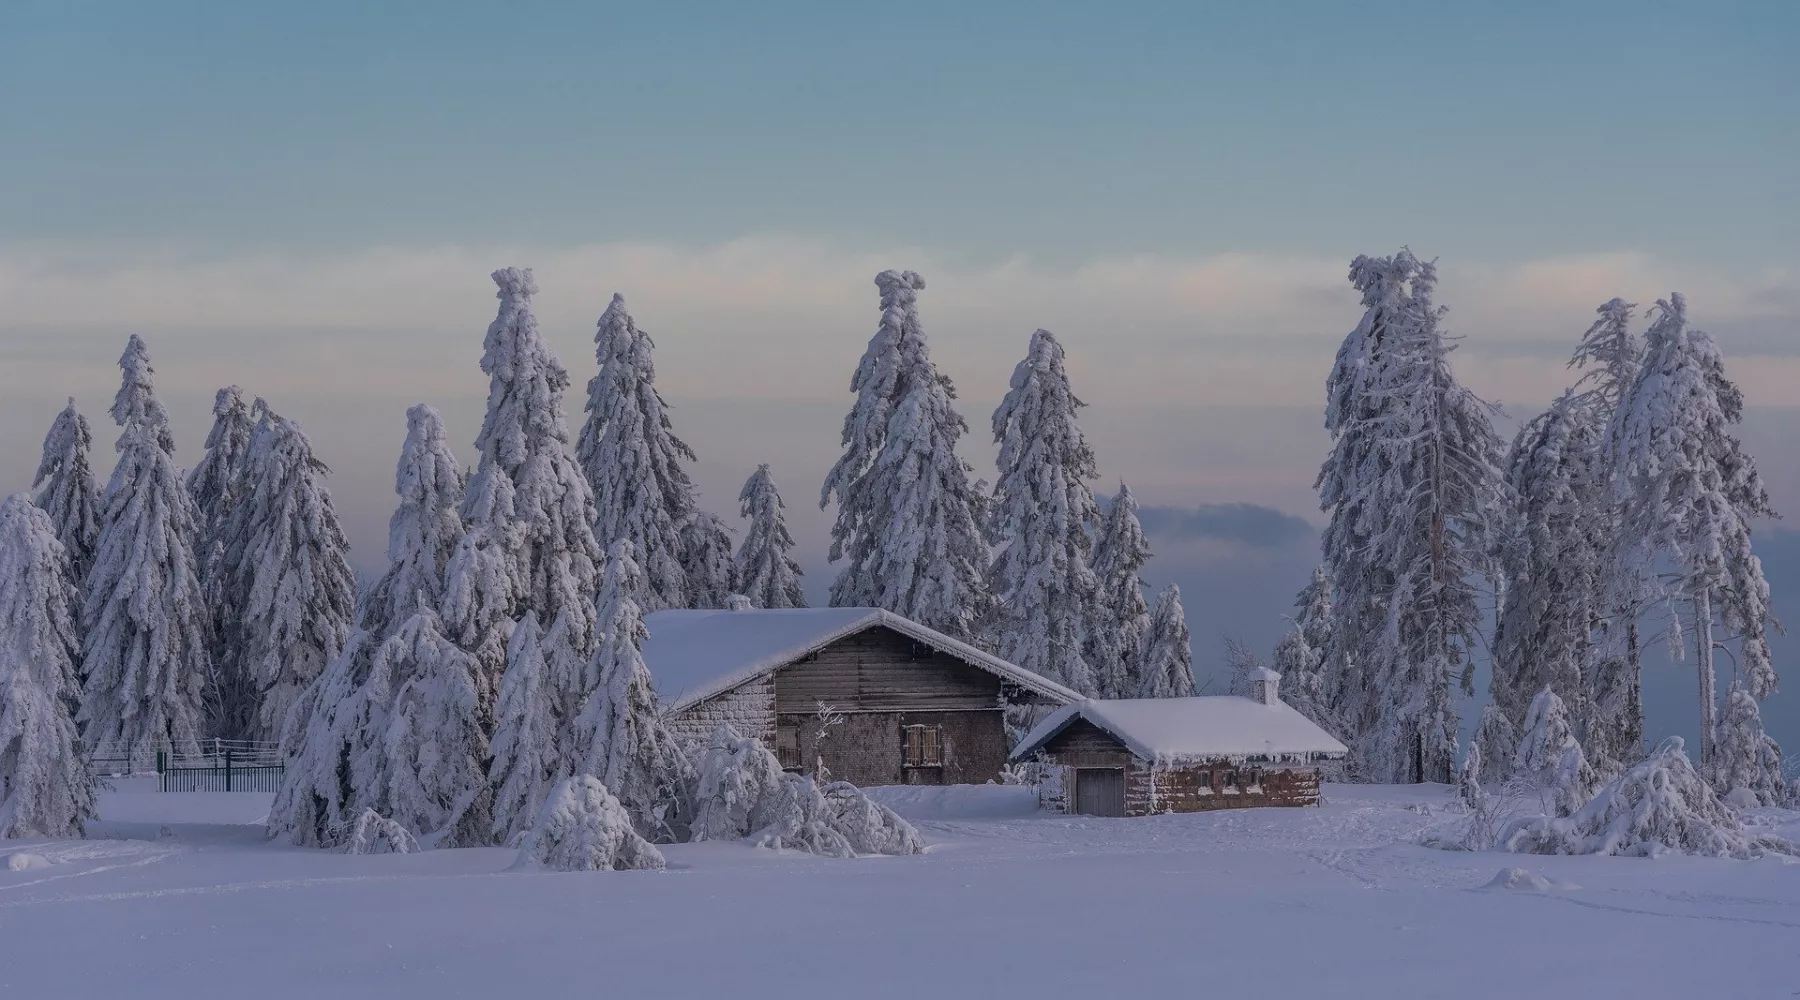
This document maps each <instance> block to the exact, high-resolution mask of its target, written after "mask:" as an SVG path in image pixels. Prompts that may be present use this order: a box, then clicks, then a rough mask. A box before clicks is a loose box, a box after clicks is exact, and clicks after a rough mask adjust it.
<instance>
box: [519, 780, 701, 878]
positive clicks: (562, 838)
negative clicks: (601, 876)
mask: <svg viewBox="0 0 1800 1000" xmlns="http://www.w3.org/2000/svg"><path fill="white" fill-rule="evenodd" d="M664 864H665V862H664V861H663V856H662V852H661V851H659V850H657V849H656V846H655V845H653V844H651V843H650V842H649V841H647V840H645V839H644V838H643V837H641V836H639V835H638V833H637V831H636V830H634V829H632V817H631V814H630V813H629V812H628V811H626V809H625V807H624V806H623V805H621V804H620V802H619V800H618V799H617V798H615V797H614V796H613V794H612V792H611V791H609V790H608V789H607V787H606V786H605V785H604V784H602V783H601V782H600V779H598V778H596V777H594V776H593V775H591V774H577V775H574V776H573V777H569V778H565V779H563V780H562V781H560V782H558V783H557V785H556V787H555V788H554V789H552V790H551V792H550V795H549V798H548V799H547V800H546V801H545V802H544V808H543V809H542V810H541V811H540V812H539V813H538V815H537V817H536V821H535V822H534V823H533V824H532V826H531V829H530V831H529V832H528V833H527V834H526V835H525V839H524V843H522V844H521V845H520V846H519V860H518V861H517V862H516V864H515V867H519V868H536V869H541V870H545V871H559V872H591V871H631V870H647V871H661V870H662V869H663V867H664Z"/></svg>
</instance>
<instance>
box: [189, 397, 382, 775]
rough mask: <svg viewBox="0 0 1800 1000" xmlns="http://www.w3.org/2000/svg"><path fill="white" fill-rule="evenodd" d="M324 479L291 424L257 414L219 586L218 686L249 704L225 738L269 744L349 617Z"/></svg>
mask: <svg viewBox="0 0 1800 1000" xmlns="http://www.w3.org/2000/svg"><path fill="white" fill-rule="evenodd" d="M329 473H330V470H329V469H327V468H326V466H325V463H324V462H321V461H319V459H318V457H317V456H316V455H314V454H313V449H312V442H311V441H310V440H309V439H308V438H307V436H306V434H305V432H304V431H302V430H301V428H300V425H299V424H297V423H295V422H294V421H292V420H288V419H286V418H283V417H280V416H277V415H275V414H272V413H270V414H267V415H266V416H265V418H264V419H263V420H262V421H260V422H259V423H258V425H257V428H256V432H255V434H254V435H253V436H252V438H251V444H250V456H249V459H248V461H247V462H246V464H245V476H246V478H247V481H248V482H251V483H254V484H255V489H253V490H245V491H244V494H243V496H242V497H241V498H240V499H238V500H237V501H236V502H234V503H233V504H232V505H231V512H230V519H231V522H232V524H231V527H230V528H229V530H228V531H227V532H226V537H227V538H229V539H230V540H231V547H229V548H227V549H226V551H225V556H224V559H225V566H226V569H225V574H226V575H225V576H224V577H223V579H224V580H225V581H226V584H227V585H228V586H229V587H230V588H231V589H232V591H233V592H235V593H237V594H238V595H240V597H239V600H238V602H237V603H236V606H235V612H234V619H235V622H234V625H235V627H234V628H233V631H232V633H231V640H232V648H231V649H230V650H229V651H228V653H227V657H226V659H225V660H224V661H223V662H221V663H219V664H218V665H217V666H218V673H219V675H220V676H221V677H225V678H230V677H233V676H235V677H238V678H241V679H242V680H243V681H244V682H246V687H247V689H248V690H250V691H253V692H254V693H255V694H254V698H255V703H254V705H241V706H228V707H227V709H226V710H225V711H224V712H223V713H222V715H221V720H222V722H223V724H224V726H225V728H223V729H222V730H220V731H219V732H217V734H216V735H219V736H222V737H225V738H227V739H248V740H265V741H273V740H276V739H278V738H279V737H280V735H281V730H282V725H283V723H284V722H285V720H286V718H287V712H288V709H289V708H290V707H292V705H293V703H294V701H295V700H296V699H297V698H298V697H299V696H300V693H301V691H303V690H304V689H305V688H306V686H307V685H308V684H310V683H312V681H313V679H314V678H315V677H317V676H319V674H320V673H321V672H322V671H323V670H324V669H325V665H326V664H327V663H329V662H331V660H332V659H333V658H334V657H336V656H337V655H338V653H339V652H341V651H342V650H343V648H344V643H345V641H346V640H347V639H348V638H349V635H350V628H351V624H352V622H353V618H354V615H355V605H356V581H355V577H354V575H353V574H352V573H351V571H350V562H349V549H350V544H349V541H348V540H347V539H346V538H345V536H344V530H343V527H342V526H341V525H340V524H339V523H338V517H337V510H336V508H335V507H334V506H333V505H332V502H331V494H330V492H329V491H328V490H327V489H326V488H325V477H326V476H327V475H328V474H329Z"/></svg>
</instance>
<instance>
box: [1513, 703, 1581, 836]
mask: <svg viewBox="0 0 1800 1000" xmlns="http://www.w3.org/2000/svg"><path fill="white" fill-rule="evenodd" d="M1512 776H1513V778H1514V779H1515V780H1519V781H1522V782H1524V783H1526V784H1527V785H1529V786H1530V787H1531V788H1533V789H1536V790H1537V792H1538V793H1539V795H1540V796H1542V798H1543V802H1544V806H1545V809H1546V811H1548V812H1551V813H1553V814H1554V815H1557V816H1567V815H1569V814H1570V813H1572V812H1574V811H1575V810H1577V809H1579V808H1581V807H1582V806H1584V805H1586V804H1587V802H1588V799H1590V798H1592V797H1593V795H1594V791H1595V789H1596V788H1597V787H1598V786H1599V784H1600V782H1599V779H1598V778H1597V777H1596V775H1595V773H1594V769H1593V768H1592V767H1591V766H1589V764H1588V760H1587V755H1586V754H1585V753H1583V752H1582V749H1581V741H1580V740H1578V739H1576V737H1575V727H1574V724H1573V721H1572V720H1571V719H1570V718H1569V712H1568V708H1567V706H1566V705H1564V703H1563V700H1562V699H1561V698H1559V697H1557V696H1556V691H1555V690H1554V689H1552V688H1551V687H1549V686H1548V685H1546V686H1545V687H1544V688H1543V689H1542V690H1540V691H1538V693H1537V696H1536V697H1534V698H1533V699H1532V700H1531V706H1530V708H1529V709H1528V710H1527V711H1526V715H1525V735H1523V736H1521V737H1520V738H1519V749H1518V750H1517V751H1515V752H1514V753H1513V759H1512Z"/></svg>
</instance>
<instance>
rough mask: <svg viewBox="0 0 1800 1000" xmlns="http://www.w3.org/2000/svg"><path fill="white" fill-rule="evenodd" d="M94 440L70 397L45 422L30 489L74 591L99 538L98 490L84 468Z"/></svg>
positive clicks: (90, 472)
mask: <svg viewBox="0 0 1800 1000" xmlns="http://www.w3.org/2000/svg"><path fill="white" fill-rule="evenodd" d="M92 444H93V437H92V435H91V434H90V433H89V431H88V422H87V418H86V417H84V416H82V415H81V411H80V410H77V409H76V408H75V400H74V399H73V398H71V399H70V400H69V405H68V406H65V407H63V409H62V412H61V413H58V414H57V415H56V420H55V421H54V422H52V423H51V424H50V433H49V434H46V435H45V436H44V457H43V459H42V460H40V461H39V462H38V468H37V476H36V477H35V478H34V479H32V481H31V487H32V489H35V490H37V505H38V506H39V507H42V508H43V509H44V512H45V513H47V514H49V515H50V523H51V524H52V525H53V526H54V527H55V529H56V540H57V541H58V542H61V543H62V547H63V551H64V552H65V553H67V554H68V558H69V571H70V574H71V577H72V579H73V580H74V581H75V586H76V589H77V590H79V589H80V588H81V587H82V585H83V584H85V583H86V582H87V575H88V569H89V568H90V567H92V566H93V565H94V546H95V544H96V543H97V542H98V541H99V538H100V491H99V490H98V489H96V488H95V486H94V472H93V469H92V468H91V467H90V466H89V465H88V451H89V449H90V448H91V446H92Z"/></svg>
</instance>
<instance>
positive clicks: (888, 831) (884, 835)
mask: <svg viewBox="0 0 1800 1000" xmlns="http://www.w3.org/2000/svg"><path fill="white" fill-rule="evenodd" d="M825 803H826V805H828V806H830V807H831V811H832V817H833V818H832V825H833V826H835V827H836V828H837V830H838V832H839V833H842V834H843V835H844V837H845V839H847V840H848V841H850V846H851V847H852V848H854V849H855V850H856V853H858V854H919V853H921V852H923V851H924V850H925V842H924V840H923V839H921V838H920V836H919V831H918V830H916V829H914V828H913V825H912V824H911V823H908V822H907V821H906V820H903V819H901V818H900V816H899V814H898V813H896V812H894V811H893V810H892V809H889V808H888V807H887V806H884V805H882V804H881V803H879V802H876V801H874V800H873V799H871V798H869V797H868V796H867V795H864V794H863V793H862V790H861V789H859V788H857V787H856V786H855V785H852V784H851V783H849V782H848V781H834V782H832V783H831V784H829V785H826V786H825Z"/></svg>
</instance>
